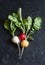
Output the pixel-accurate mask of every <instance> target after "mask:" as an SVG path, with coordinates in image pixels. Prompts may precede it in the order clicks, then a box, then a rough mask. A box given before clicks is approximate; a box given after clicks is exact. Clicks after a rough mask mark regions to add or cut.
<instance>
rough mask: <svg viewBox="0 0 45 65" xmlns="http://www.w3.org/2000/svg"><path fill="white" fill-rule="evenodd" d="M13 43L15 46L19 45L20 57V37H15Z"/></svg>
mask: <svg viewBox="0 0 45 65" xmlns="http://www.w3.org/2000/svg"><path fill="white" fill-rule="evenodd" d="M12 42H13V43H14V44H17V46H18V50H19V55H20V45H19V43H20V40H19V38H18V36H14V37H13V38H12Z"/></svg>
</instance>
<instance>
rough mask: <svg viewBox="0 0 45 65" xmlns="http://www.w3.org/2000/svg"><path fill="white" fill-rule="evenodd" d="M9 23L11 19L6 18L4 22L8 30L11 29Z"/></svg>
mask: <svg viewBox="0 0 45 65" xmlns="http://www.w3.org/2000/svg"><path fill="white" fill-rule="evenodd" d="M9 25H10V24H9V21H8V20H5V22H4V28H5V29H7V30H9V29H10V27H9Z"/></svg>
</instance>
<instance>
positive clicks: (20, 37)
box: [19, 33, 26, 41]
mask: <svg viewBox="0 0 45 65" xmlns="http://www.w3.org/2000/svg"><path fill="white" fill-rule="evenodd" d="M25 38H26V34H24V33H22V34H20V35H19V39H20V40H21V41H22V40H25Z"/></svg>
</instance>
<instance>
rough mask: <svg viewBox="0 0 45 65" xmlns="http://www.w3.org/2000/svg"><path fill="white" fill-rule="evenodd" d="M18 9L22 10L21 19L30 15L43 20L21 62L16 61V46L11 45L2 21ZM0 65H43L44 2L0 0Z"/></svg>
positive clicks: (44, 60) (44, 37) (44, 35)
mask: <svg viewBox="0 0 45 65" xmlns="http://www.w3.org/2000/svg"><path fill="white" fill-rule="evenodd" d="M19 7H21V8H22V9H23V18H25V17H27V16H28V15H30V16H31V17H32V18H35V17H36V16H41V17H42V19H43V22H42V28H41V30H40V31H39V32H36V33H35V34H34V39H35V40H34V41H32V42H30V46H29V47H28V48H27V49H25V52H24V55H23V58H22V60H19V59H18V49H17V46H16V45H12V44H11V43H12V42H11V40H10V39H11V35H10V34H9V32H8V31H6V30H5V29H4V27H3V23H4V19H7V16H8V14H10V13H11V12H15V11H17V9H18V8H19ZM18 32H19V31H18ZM16 34H18V33H16ZM0 65H45V0H0Z"/></svg>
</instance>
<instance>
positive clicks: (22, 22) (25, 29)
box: [4, 8, 42, 59]
mask: <svg viewBox="0 0 45 65" xmlns="http://www.w3.org/2000/svg"><path fill="white" fill-rule="evenodd" d="M41 23H42V18H41V17H39V16H38V17H36V18H35V19H34V20H32V18H31V17H30V16H28V17H27V18H25V19H23V18H22V9H21V8H19V9H18V11H17V12H16V13H12V14H9V15H8V20H6V21H5V22H4V28H5V29H6V30H8V31H9V32H10V33H11V35H12V36H13V38H12V42H13V43H14V44H17V46H18V50H19V59H21V58H22V55H23V51H24V48H27V47H28V46H29V42H28V40H29V39H30V40H33V37H32V34H33V33H34V32H35V31H36V30H37V31H38V30H40V28H41ZM17 28H18V29H19V30H21V31H22V34H20V35H19V36H15V32H16V30H17ZM27 39H28V40H27ZM20 47H22V51H21V48H20Z"/></svg>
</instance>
